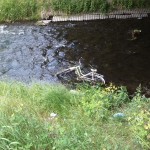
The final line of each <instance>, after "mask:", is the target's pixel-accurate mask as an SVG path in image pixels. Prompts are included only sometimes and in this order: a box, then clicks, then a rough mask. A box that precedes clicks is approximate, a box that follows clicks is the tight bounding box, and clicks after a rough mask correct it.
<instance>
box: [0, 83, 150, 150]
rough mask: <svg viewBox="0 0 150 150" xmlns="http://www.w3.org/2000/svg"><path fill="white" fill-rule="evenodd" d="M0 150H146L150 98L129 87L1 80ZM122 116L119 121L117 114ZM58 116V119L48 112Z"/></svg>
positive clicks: (148, 138)
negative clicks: (70, 86)
mask: <svg viewBox="0 0 150 150" xmlns="http://www.w3.org/2000/svg"><path fill="white" fill-rule="evenodd" d="M0 89H1V90H0V106H1V107H0V118H1V119H0V149H4V150H5V149H23V150H24V149H32V150H41V149H42V150H46V149H47V150H48V149H54V150H55V149H56V150H62V149H69V150H75V149H77V150H80V149H82V150H88V149H89V150H99V149H102V150H108V149H114V150H124V149H126V150H128V149H129V150H130V149H136V150H138V149H139V150H141V149H145V150H148V149H149V148H150V143H149V142H148V141H149V140H150V134H149V131H150V119H149V118H150V112H149V111H150V110H149V108H150V99H148V98H145V97H144V96H141V94H140V91H139V90H137V92H136V93H135V95H134V97H133V98H132V99H129V96H128V93H127V91H126V89H125V88H123V87H121V88H117V87H114V86H113V85H110V86H109V87H107V88H102V87H98V86H97V87H90V86H85V85H84V86H83V85H82V86H80V87H77V89H76V90H74V91H70V90H69V89H66V88H65V87H63V86H60V85H59V86H58V85H57V86H55V85H53V86H52V85H45V84H32V85H30V86H27V85H23V84H20V83H7V82H2V81H1V82H0ZM118 112H121V113H124V114H125V116H124V117H123V118H121V117H120V118H119V117H118V118H117V117H116V118H115V117H113V115H114V114H115V113H118ZM51 113H56V114H57V116H56V117H52V116H51V115H50V114H51Z"/></svg>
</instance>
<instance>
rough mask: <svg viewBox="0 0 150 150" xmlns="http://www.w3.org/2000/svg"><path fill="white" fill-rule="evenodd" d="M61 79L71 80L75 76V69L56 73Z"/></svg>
mask: <svg viewBox="0 0 150 150" xmlns="http://www.w3.org/2000/svg"><path fill="white" fill-rule="evenodd" d="M56 76H57V77H58V79H59V80H61V81H66V82H67V81H68V82H69V81H71V80H73V79H74V78H75V71H74V70H66V71H63V72H61V73H59V74H57V75H56Z"/></svg>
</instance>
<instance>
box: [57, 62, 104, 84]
mask: <svg viewBox="0 0 150 150" xmlns="http://www.w3.org/2000/svg"><path fill="white" fill-rule="evenodd" d="M81 66H82V65H81V62H80V60H79V65H76V66H73V67H70V68H68V69H64V70H63V71H61V72H58V73H57V74H56V76H57V77H58V78H64V77H65V76H66V74H69V73H71V72H74V73H75V74H76V75H77V80H82V81H88V82H91V83H99V82H101V83H102V84H105V80H104V76H103V75H101V74H98V73H97V69H91V71H90V72H89V73H87V74H84V73H83V72H82V69H81Z"/></svg>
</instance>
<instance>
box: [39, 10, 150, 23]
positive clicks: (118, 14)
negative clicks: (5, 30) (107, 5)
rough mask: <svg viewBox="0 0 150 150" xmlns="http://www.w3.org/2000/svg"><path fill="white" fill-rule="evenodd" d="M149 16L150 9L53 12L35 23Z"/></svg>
mask: <svg viewBox="0 0 150 150" xmlns="http://www.w3.org/2000/svg"><path fill="white" fill-rule="evenodd" d="M149 16H150V9H134V10H116V11H111V12H109V13H83V14H74V15H68V14H61V13H60V14H56V15H55V14H54V15H53V16H52V17H51V19H43V18H41V19H42V20H40V21H38V22H37V25H47V24H49V23H50V22H69V21H88V20H89V21H90V20H103V19H132V18H133V19H134V18H136V19H142V18H148V17H149Z"/></svg>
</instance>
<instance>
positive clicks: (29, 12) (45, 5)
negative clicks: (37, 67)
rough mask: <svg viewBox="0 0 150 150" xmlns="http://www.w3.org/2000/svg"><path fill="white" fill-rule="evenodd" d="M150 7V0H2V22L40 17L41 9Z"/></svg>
mask: <svg viewBox="0 0 150 150" xmlns="http://www.w3.org/2000/svg"><path fill="white" fill-rule="evenodd" d="M147 7H150V1H148V0H112V1H111V3H109V2H108V1H107V0H61V1H60V0H1V1H0V22H3V21H4V22H12V21H22V20H23V21H26V20H37V19H40V16H41V11H42V10H44V12H46V11H50V12H52V14H53V13H54V14H57V13H58V12H61V14H64V13H65V14H80V13H91V12H108V11H110V10H112V9H132V8H147Z"/></svg>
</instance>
